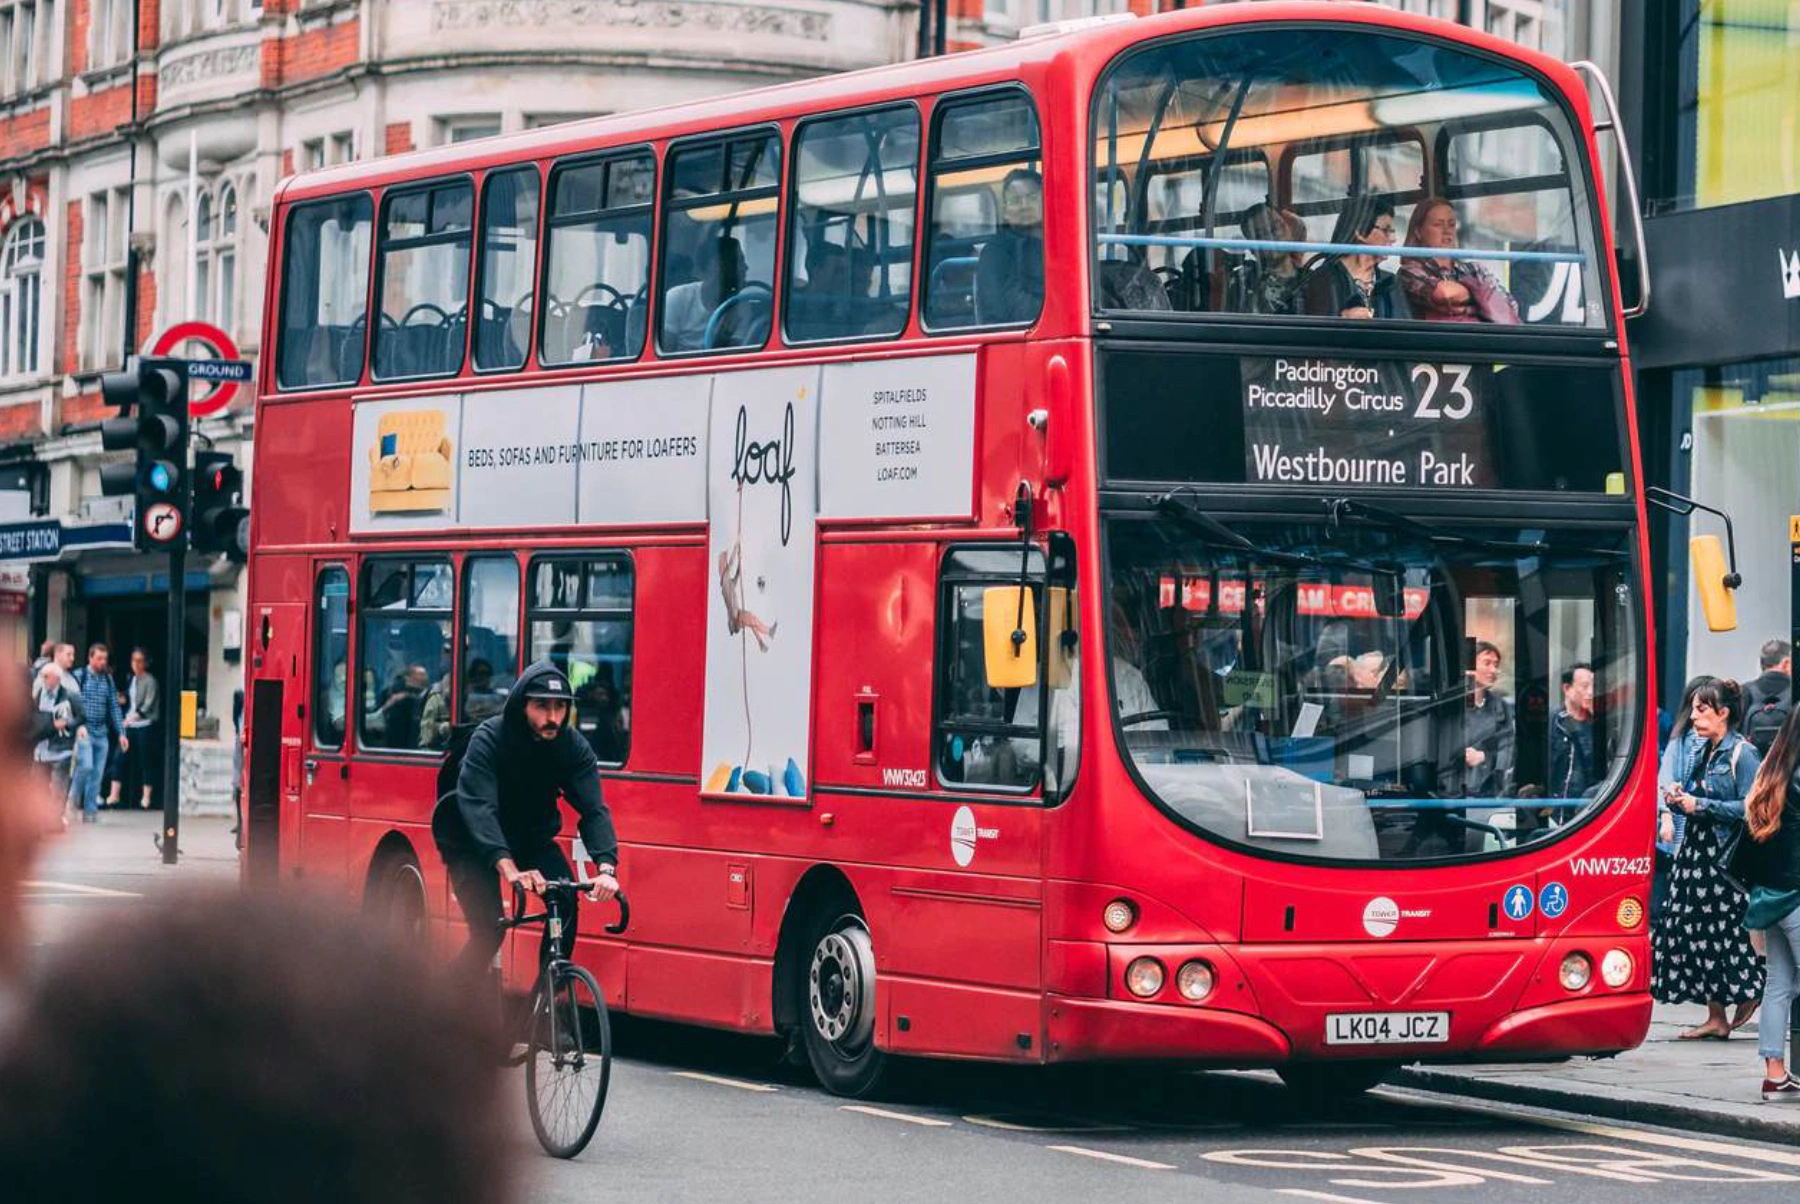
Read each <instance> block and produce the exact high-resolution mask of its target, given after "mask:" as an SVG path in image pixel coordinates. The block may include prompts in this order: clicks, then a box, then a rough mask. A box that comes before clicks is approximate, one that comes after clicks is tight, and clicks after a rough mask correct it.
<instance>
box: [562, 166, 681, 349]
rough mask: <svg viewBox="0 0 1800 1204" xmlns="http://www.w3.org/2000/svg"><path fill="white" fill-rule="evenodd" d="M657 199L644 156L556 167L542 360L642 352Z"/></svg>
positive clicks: (652, 170)
mask: <svg viewBox="0 0 1800 1204" xmlns="http://www.w3.org/2000/svg"><path fill="white" fill-rule="evenodd" d="M655 200H656V160H655V158H654V157H653V156H652V155H651V154H650V153H649V152H648V151H634V152H632V153H630V154H627V155H623V156H614V157H612V158H610V159H586V160H578V161H575V162H572V163H559V164H558V165H557V166H556V168H555V170H554V171H553V172H552V173H551V176H550V206H549V221H548V228H549V235H548V238H549V245H548V246H547V247H546V248H545V253H544V257H545V268H544V276H545V284H544V288H545V296H544V305H543V311H544V324H543V336H542V337H543V341H542V342H541V343H540V344H539V347H538V357H539V358H540V359H541V360H543V362H544V363H546V364H578V363H594V362H598V361H600V360H618V359H636V358H637V357H638V355H639V353H641V352H642V351H643V349H644V335H645V331H646V329H647V327H648V316H649V305H648V302H649V285H650V211H651V206H652V204H653V202H654V201H655Z"/></svg>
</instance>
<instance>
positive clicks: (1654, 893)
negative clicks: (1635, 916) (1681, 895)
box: [1650, 673, 1717, 923]
mask: <svg viewBox="0 0 1800 1204" xmlns="http://www.w3.org/2000/svg"><path fill="white" fill-rule="evenodd" d="M1716 680H1717V679H1716V678H1713V677H1710V676H1708V675H1706V674H1704V673H1703V674H1701V675H1700V676H1699V677H1696V678H1694V679H1693V680H1692V681H1690V682H1688V684H1687V688H1686V689H1685V690H1683V691H1682V692H1681V706H1680V707H1679V708H1678V709H1677V711H1676V714H1675V719H1674V723H1673V724H1672V725H1671V726H1670V728H1669V733H1668V737H1667V739H1666V741H1665V742H1664V744H1663V753H1662V761H1661V762H1660V764H1659V765H1658V768H1657V773H1656V784H1657V787H1658V789H1659V791H1660V792H1661V793H1662V794H1663V795H1666V794H1667V792H1668V790H1669V788H1670V787H1671V786H1679V785H1680V784H1681V783H1683V782H1685V781H1687V778H1688V774H1689V772H1691V771H1692V769H1693V767H1694V762H1695V759H1696V758H1697V757H1698V756H1699V755H1700V750H1701V749H1702V748H1704V747H1705V746H1706V742H1705V741H1704V740H1702V739H1701V738H1700V737H1699V736H1698V735H1696V734H1695V733H1694V730H1693V710H1694V695H1695V694H1697V693H1698V692H1699V691H1700V688H1701V687H1702V686H1706V685H1711V684H1712V683H1713V682H1714V681H1716ZM1656 814H1657V820H1656V854H1655V856H1656V868H1655V874H1654V876H1653V877H1652V879H1651V883H1650V919H1651V922H1652V923H1655V922H1656V921H1657V919H1658V918H1659V917H1661V915H1662V913H1663V909H1664V907H1666V906H1667V904H1668V901H1669V873H1670V871H1671V869H1672V868H1673V867H1674V864H1675V853H1676V851H1677V850H1678V849H1680V848H1681V837H1682V834H1683V833H1685V832H1686V831H1687V816H1685V815H1683V814H1682V813H1681V812H1679V811H1673V810H1670V809H1669V808H1667V807H1660V806H1659V807H1658V808H1657V809H1656Z"/></svg>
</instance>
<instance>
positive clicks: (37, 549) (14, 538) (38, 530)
mask: <svg viewBox="0 0 1800 1204" xmlns="http://www.w3.org/2000/svg"><path fill="white" fill-rule="evenodd" d="M61 554H62V524H61V523H59V522H55V521H50V522H37V523H6V524H4V525H0V560H55V559H56V558H57V557H58V556H60V555H61Z"/></svg>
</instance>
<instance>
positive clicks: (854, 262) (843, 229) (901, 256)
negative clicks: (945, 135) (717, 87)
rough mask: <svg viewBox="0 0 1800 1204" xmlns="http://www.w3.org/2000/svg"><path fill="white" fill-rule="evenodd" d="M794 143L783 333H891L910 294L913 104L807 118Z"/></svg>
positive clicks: (915, 161) (900, 323) (900, 325)
mask: <svg viewBox="0 0 1800 1204" xmlns="http://www.w3.org/2000/svg"><path fill="white" fill-rule="evenodd" d="M794 145H795V149H794V161H795V168H794V171H795V185H794V188H795V200H796V204H795V207H794V214H793V231H792V233H791V234H790V235H789V237H788V283H787V299H786V302H785V304H786V333H787V337H788V340H789V341H790V342H808V341H812V340H822V339H844V338H857V337H862V338H870V337H881V336H888V335H896V334H899V333H900V332H901V331H902V330H904V329H905V328H906V313H907V308H908V305H909V303H910V302H911V300H912V250H913V202H914V200H915V199H916V198H917V196H918V191H919V187H918V182H919V176H918V171H919V115H918V112H917V110H915V109H913V108H911V107H907V108H898V109H885V110H882V111H880V112H875V113H860V114H857V115H855V116H852V117H835V118H827V119H824V120H821V121H813V122H808V123H807V124H806V125H804V126H802V127H801V129H800V133H799V134H798V136H797V137H796V139H795V144H794Z"/></svg>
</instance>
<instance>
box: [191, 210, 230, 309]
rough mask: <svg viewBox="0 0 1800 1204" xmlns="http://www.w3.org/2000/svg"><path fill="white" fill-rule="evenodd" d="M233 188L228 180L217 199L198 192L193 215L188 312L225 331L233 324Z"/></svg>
mask: <svg viewBox="0 0 1800 1204" xmlns="http://www.w3.org/2000/svg"><path fill="white" fill-rule="evenodd" d="M237 229H238V201H237V189H236V188H235V187H233V186H232V184H231V182H230V181H226V182H225V183H224V184H222V185H221V186H220V187H219V193H218V199H217V200H216V201H215V200H214V199H213V194H212V193H210V192H202V193H201V194H200V199H199V201H198V202H197V204H196V213H195V216H194V295H195V304H194V305H192V306H191V307H190V309H191V311H192V316H193V317H196V318H198V319H200V320H201V321H203V322H212V323H214V324H215V325H217V326H220V327H223V328H224V329H225V330H227V331H232V330H235V329H236V325H237V259H238V256H237Z"/></svg>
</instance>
